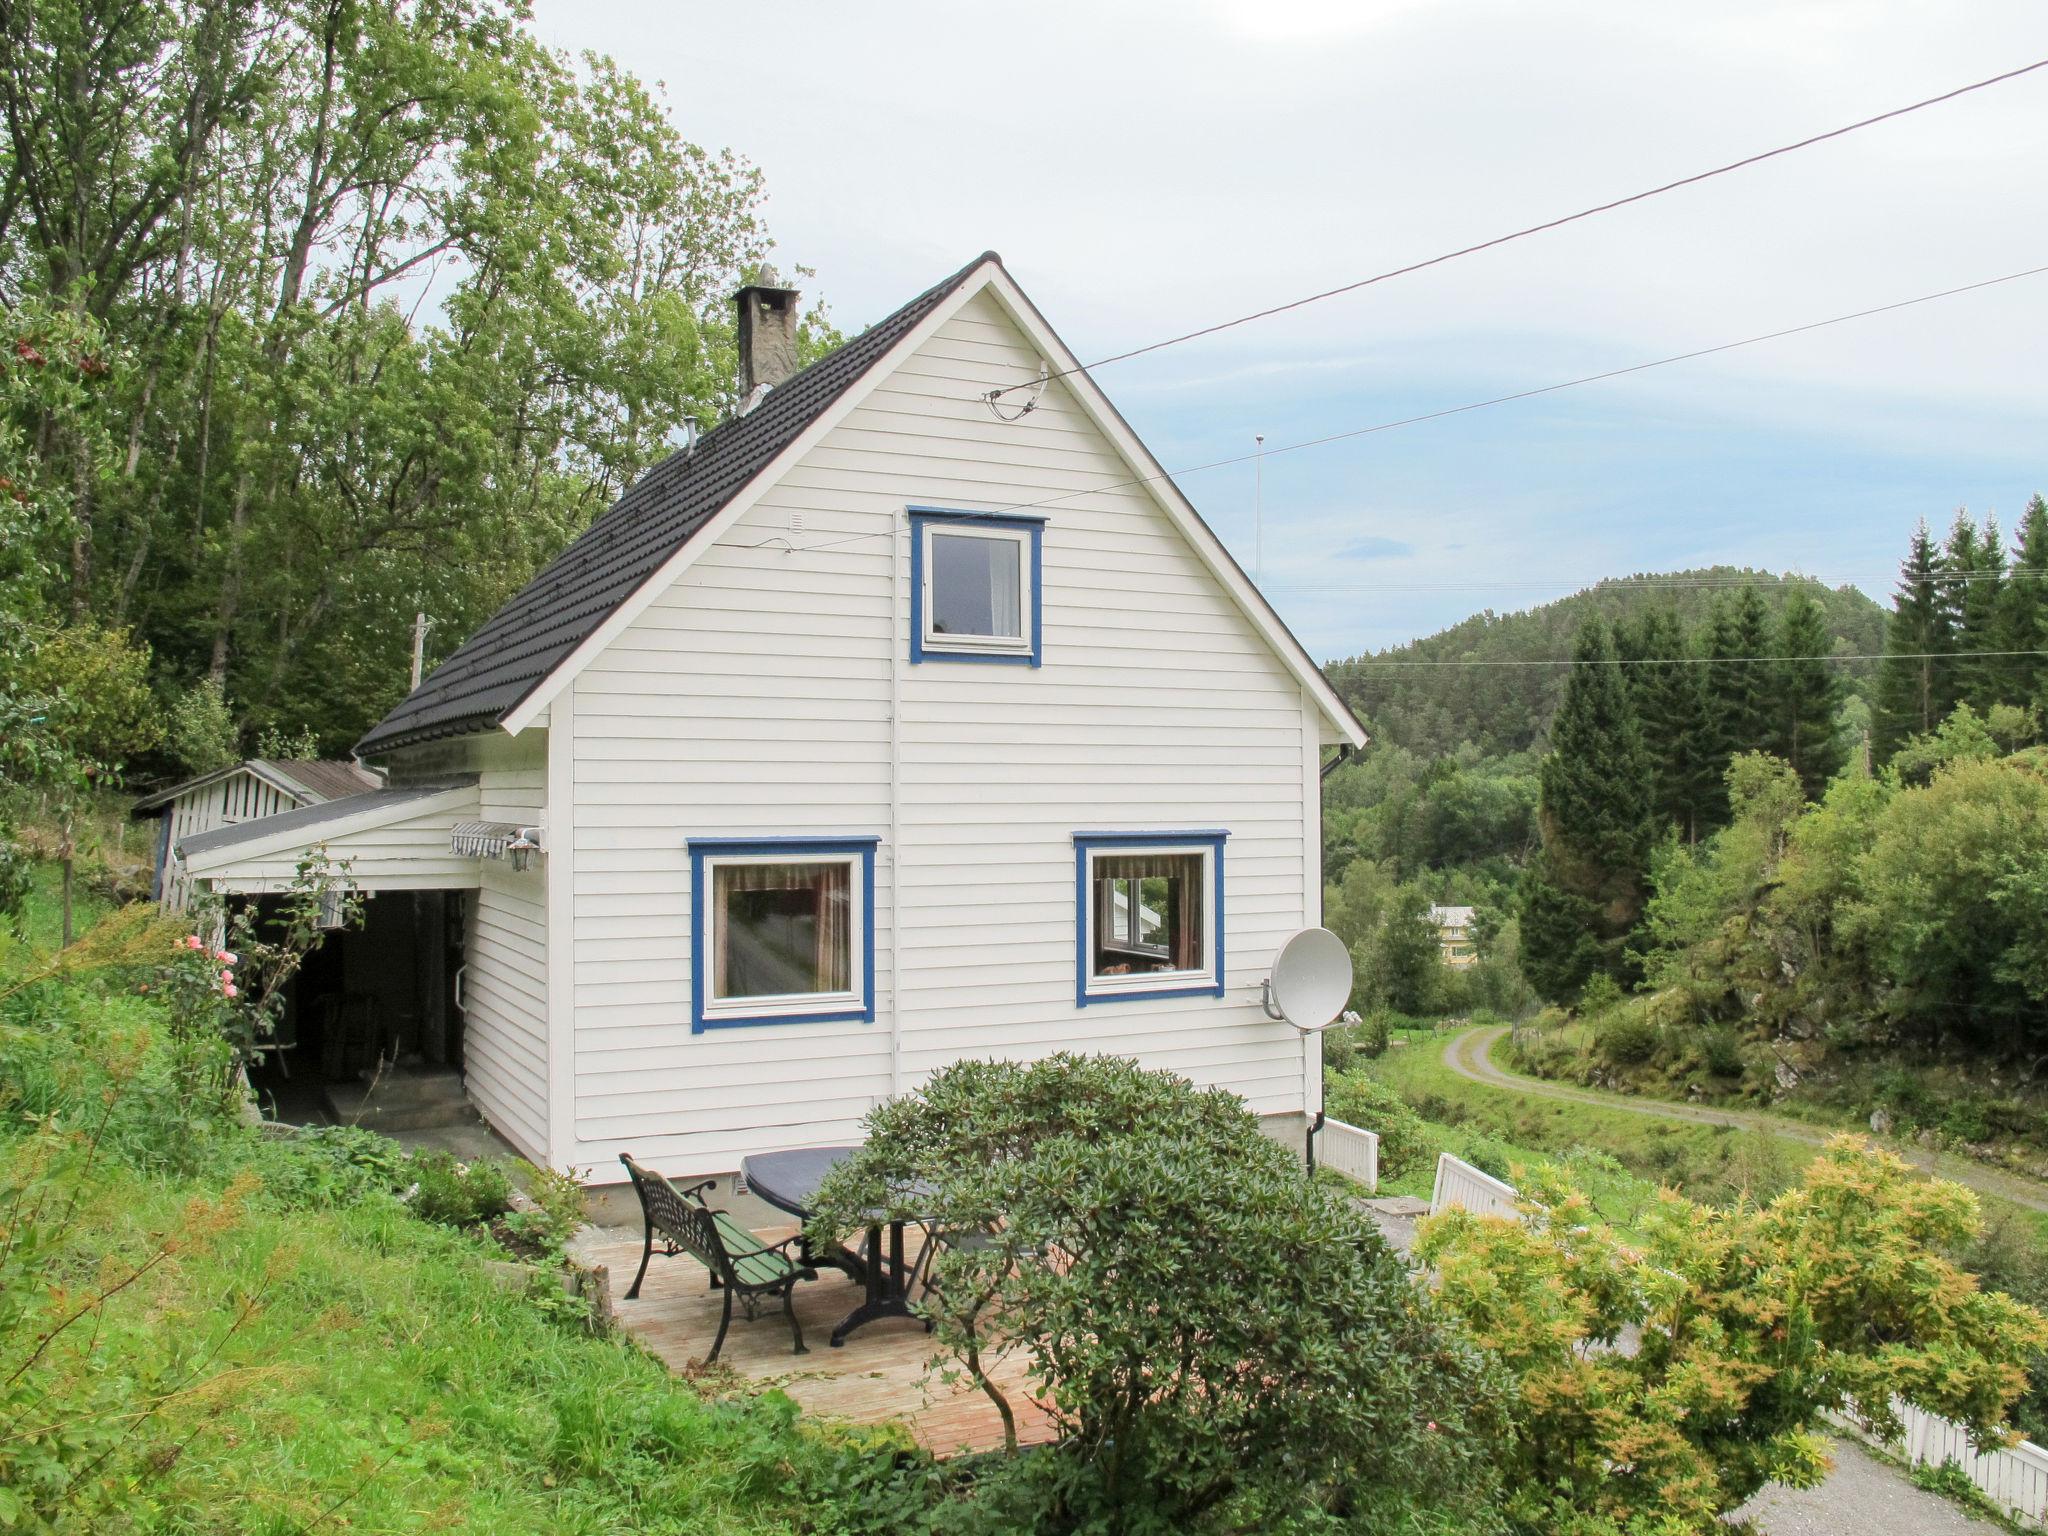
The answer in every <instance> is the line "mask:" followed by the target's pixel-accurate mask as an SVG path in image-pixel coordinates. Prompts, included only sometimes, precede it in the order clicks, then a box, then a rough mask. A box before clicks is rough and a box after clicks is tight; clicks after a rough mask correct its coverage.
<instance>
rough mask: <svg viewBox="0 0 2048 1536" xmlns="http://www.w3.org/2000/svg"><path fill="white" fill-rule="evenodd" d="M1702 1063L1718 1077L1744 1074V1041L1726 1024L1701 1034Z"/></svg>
mask: <svg viewBox="0 0 2048 1536" xmlns="http://www.w3.org/2000/svg"><path fill="white" fill-rule="evenodd" d="M1699 1044H1700V1064H1701V1065H1702V1066H1704V1067H1705V1068H1706V1069H1707V1070H1708V1071H1709V1072H1711V1073H1713V1074H1714V1076H1716V1077H1740V1076H1742V1067H1743V1061H1742V1041H1741V1039H1740V1038H1739V1037H1738V1036H1737V1035H1736V1033H1735V1031H1734V1030H1732V1029H1730V1028H1729V1027H1728V1026H1727V1025H1725V1024H1719V1025H1715V1026H1714V1027H1713V1028H1711V1029H1709V1030H1707V1031H1706V1032H1705V1033H1704V1034H1702V1035H1701V1036H1700V1042H1699Z"/></svg>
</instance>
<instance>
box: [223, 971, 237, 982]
mask: <svg viewBox="0 0 2048 1536" xmlns="http://www.w3.org/2000/svg"><path fill="white" fill-rule="evenodd" d="M220 979H221V982H222V984H223V985H226V984H227V983H230V982H232V981H233V980H234V979H235V973H234V972H233V971H222V972H221V973H220Z"/></svg>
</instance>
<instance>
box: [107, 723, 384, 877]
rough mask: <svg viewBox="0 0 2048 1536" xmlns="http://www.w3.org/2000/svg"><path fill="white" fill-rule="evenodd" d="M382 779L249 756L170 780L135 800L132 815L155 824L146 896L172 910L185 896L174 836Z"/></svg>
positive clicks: (353, 769) (313, 763)
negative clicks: (174, 859)
mask: <svg viewBox="0 0 2048 1536" xmlns="http://www.w3.org/2000/svg"><path fill="white" fill-rule="evenodd" d="M383 782H384V781H383V779H382V778H381V777H379V776H378V775H377V774H374V773H371V772H370V771H369V770H368V769H367V768H364V767H361V766H360V765H358V764H356V763H353V762H336V761H332V760H326V761H322V760H318V759H315V760H310V761H301V760H298V759H291V758H270V757H252V758H250V759H248V760H247V761H246V762H240V763H231V764H229V765H228V766H227V767H225V768H216V769H215V770H214V771H213V772H211V773H202V774H201V775H199V777H198V778H196V779H187V780H185V781H184V782H183V783H182V784H173V785H172V786H171V787H170V788H169V789H161V790H158V791H157V792H156V793H155V794H153V795H148V796H146V797H144V798H143V799H141V800H138V801H136V802H135V806H134V809H133V811H132V812H131V814H132V815H134V816H136V817H138V818H144V817H153V818H154V819H155V820H156V821H157V822H158V823H159V825H158V828H157V837H156V855H155V859H154V862H153V864H152V867H151V874H150V895H151V896H153V897H154V898H155V899H156V900H158V901H160V902H162V903H163V904H164V906H165V907H166V908H168V909H169V910H172V911H179V910H182V909H183V908H184V906H185V904H186V901H187V899H188V897H189V892H188V890H187V889H186V883H185V880H184V877H183V875H182V873H181V872H180V871H178V870H176V869H174V868H173V867H172V861H171V849H172V847H173V846H174V845H175V844H177V843H178V842H179V840H181V839H183V838H186V837H189V836H191V835H192V834H194V833H196V832H211V831H213V830H214V829H215V828H216V827H232V826H236V825H239V824H240V823H242V822H245V821H254V820H256V819H257V818H258V817H261V816H274V815H276V814H277V813H278V812H280V811H290V810H296V809H298V808H299V807H300V806H304V805H321V804H324V803H325V802H327V801H329V800H339V799H341V798H342V797H343V796H346V795H359V794H361V793H363V791H365V790H369V789H375V788H377V787H378V786H379V785H380V784H382V783H383Z"/></svg>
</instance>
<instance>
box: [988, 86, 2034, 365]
mask: <svg viewBox="0 0 2048 1536" xmlns="http://www.w3.org/2000/svg"><path fill="white" fill-rule="evenodd" d="M2044 68H2048V59H2038V60H2036V61H2035V62H2034V63H2032V64H2023V65H2021V66H2020V67H2019V68H2018V69H2009V70H2007V71H2006V72H2005V73H2004V74H2002V75H1993V76H1991V77H1990V78H1989V79H1987V80H1977V81H1973V82H1972V83H1971V84H1969V85H1961V86H1957V87H1956V88H1955V89H1954V90H1952V91H1944V92H1942V93H1941V94H1940V95H1939V96H1929V97H1928V98H1927V99H1926V100H1924V101H1916V102H1912V103H1910V104H1909V105H1907V106H1903V107H1894V108H1892V109H1891V110H1890V111H1889V112H1880V113H1878V114H1877V115H1876V116H1875V117H1866V118H1863V119H1861V120H1860V121H1857V122H1853V123H1845V124H1843V125H1842V126H1841V127H1840V128H1830V129H1829V130H1828V131H1827V132H1826V133H1816V134H1814V135H1813V136H1812V137H1811V138H1805V139H1800V140H1799V141H1798V142H1796V143H1792V144H1781V145H1779V146H1778V147H1777V148H1776V149H1767V150H1764V151H1763V152H1762V153H1761V154H1755V155H1746V156H1744V157H1743V158H1742V159H1740V160H1731V161H1729V162H1728V163H1727V164H1726V165H1717V166H1715V167H1714V168H1713V169H1712V170H1707V171H1698V172H1695V173H1694V174H1693V175H1691V176H1681V177H1680V178H1679V179H1678V180H1677V181H1667V182H1665V183H1664V184H1663V185H1662V186H1659V187H1650V188H1648V189H1646V190H1644V191H1641V192H1632V193H1630V194H1629V195H1628V196H1627V197H1617V198H1615V199H1614V200H1613V201H1612V202H1606V203H1598V204H1595V205H1594V206H1593V207H1591V208H1581V209H1580V210H1579V211H1578V212H1577V213H1567V214H1565V215H1563V216H1562V217H1560V218H1555V219H1547V220H1545V221H1544V222H1543V223H1541V224H1531V225H1530V226H1529V227H1528V228H1527V229H1518V230H1515V231H1513V232H1512V233H1509V234H1505V235H1496V236H1494V237H1493V238H1492V239H1491V240H1482V241H1480V242H1479V243H1478V244H1477V245H1467V246H1463V247H1460V248H1459V249H1458V250H1455V251H1445V252H1444V253H1443V254H1442V255H1440V256H1431V257H1429V258H1428V259H1427V260H1424V261H1415V262H1410V263H1409V264H1408V265H1407V266H1405V267H1395V268H1393V269H1391V270H1390V271H1386V272H1379V273H1375V274H1374V275H1373V276H1371V277H1362V278H1360V279H1359V280H1358V281H1357V282H1353V283H1345V284H1343V285H1341V286H1340V287H1336V288H1326V289H1324V290H1323V291H1322V292H1321V293H1312V294H1309V295H1308V296H1307V297H1305V298H1299V299H1290V300H1289V301H1288V302H1287V303H1285V304H1275V305H1272V306H1271V307H1269V308H1266V309H1259V310H1254V311H1252V313H1250V314H1248V315H1239V316H1238V317H1237V318H1236V319H1234V320H1222V321H1218V322H1217V323H1216V324H1215V325H1205V326H1203V327H1201V328H1200V329H1199V330H1193V331H1185V332H1183V333H1182V334H1180V335H1178V336H1169V337H1167V338H1166V339H1165V340H1164V341H1154V342H1149V343H1147V344H1146V345H1145V346H1142V347H1133V348H1131V350H1130V351H1128V352H1117V353H1112V354H1111V355H1110V356H1108V357H1104V358H1098V359H1097V360H1096V361H1095V362H1092V363H1081V364H1077V365H1076V366H1074V367H1072V368H1062V369H1061V370H1059V371H1058V372H1057V373H1052V374H1041V375H1040V376H1039V377H1038V378H1035V379H1029V380H1025V381H1024V382H1021V383H1017V384H1006V385H1004V386H1003V387H1002V388H1000V389H992V390H990V391H989V392H988V393H987V394H986V395H984V396H983V397H982V398H983V399H985V400H988V401H990V402H991V403H993V402H994V401H996V400H999V399H1001V398H1002V397H1003V396H1004V395H1007V394H1009V393H1010V392H1011V391H1012V390H1018V389H1029V388H1035V387H1040V386H1042V385H1043V384H1044V383H1045V382H1046V381H1047V380H1048V379H1063V378H1065V377H1067V375H1069V374H1073V373H1086V372H1087V371H1088V370H1089V369H1091V368H1104V367H1107V366H1108V365H1109V364H1111V363H1121V362H1127V361H1129V360H1130V359H1131V358H1134V357H1143V356H1145V355H1146V354H1147V353H1150V352H1160V351H1164V350H1165V349H1166V348H1168V347H1177V346H1179V345H1180V344H1181V343H1182V342H1186V341H1194V340H1196V339H1197V338H1199V337H1203V336H1214V335H1215V334H1217V333H1218V332H1219V331H1228V330H1234V329H1235V328H1236V327H1238V326H1240V325H1250V324H1251V323H1252V322H1253V321H1255V320H1266V319H1270V318H1271V317H1273V316H1274V315H1284V314H1286V313H1287V312H1288V311H1290V310H1296V309H1302V308H1305V307H1306V306H1308V305H1310V304H1320V303H1321V302H1322V301H1323V300H1324V299H1334V298H1337V297H1339V296H1340V295H1343V294H1347V293H1356V292H1358V290H1359V289H1361V288H1370V287H1371V286H1372V285H1373V284H1375V283H1384V282H1386V281H1388V280H1389V279H1391V278H1396V277H1406V276H1407V275H1408V274H1409V273H1411V272H1420V271H1422V270H1424V269H1425V268H1428V267H1436V266H1442V265H1443V264H1444V263H1445V262H1447V261H1456V260H1457V259H1458V258H1459V257H1461V256H1471V255H1474V254H1476V253H1478V252H1480V251H1489V250H1492V249H1493V248H1494V247H1495V246H1501V245H1506V244H1508V243H1509V242H1510V241H1513V240H1523V239H1526V238H1528V237H1529V236H1530V235H1540V234H1542V233H1544V232H1545V231H1546V230H1552V229H1560V228H1562V227H1563V226H1564V225H1567V224H1575V223H1577V222H1578V221H1579V220H1581V219H1590V218H1593V217H1594V216H1595V215H1598V214H1602V213H1611V212H1613V211H1614V210H1615V209H1616V208H1626V207H1628V206H1629V204H1631V203H1640V202H1643V201H1644V200H1645V199H1648V198H1652V197H1659V196H1661V195H1663V194H1664V193H1666V192H1675V191H1677V190H1678V189H1679V188H1681V187H1690V186H1695V185H1697V184H1698V183H1700V182H1703V181H1711V180H1712V179H1713V178H1714V177H1716V176H1726V175H1727V174H1728V173H1729V172H1731V171H1740V170H1744V169H1746V168H1747V167H1749V166H1752V165H1760V164H1762V163H1763V162H1764V161H1766V160H1774V159H1776V158H1777V157H1778V156H1780V155H1789V154H1792V153H1793V152H1795V151H1797V150H1801V149H1810V148H1812V147H1813V146H1814V145H1815V144H1824V143H1826V142H1827V141H1828V140H1829V139H1839V138H1841V137H1842V136H1843V135H1844V134H1850V133H1855V132H1856V131H1857V130H1858V129H1862V128H1870V127H1874V126H1876V125H1877V124H1878V123H1884V122H1889V121H1891V120H1892V119H1893V118H1895V117H1904V116H1905V115H1906V114H1907V113H1909V112H1918V111H1920V110H1922V109H1923V108H1926V107H1935V106H1940V105H1941V104H1942V103H1943V102H1945V101H1954V100H1955V99H1956V98H1957V97H1958V96H1967V95H1969V94H1970V92H1972V91H1981V90H1984V89H1985V88H1986V87H1988V86H1993V85H2002V84H2004V83H2005V82H2006V81H2008V80H2017V79H2018V78H2019V77H2020V76H2022V75H2029V74H2032V73H2033V72H2034V71H2035V70H2037V69H2044Z"/></svg>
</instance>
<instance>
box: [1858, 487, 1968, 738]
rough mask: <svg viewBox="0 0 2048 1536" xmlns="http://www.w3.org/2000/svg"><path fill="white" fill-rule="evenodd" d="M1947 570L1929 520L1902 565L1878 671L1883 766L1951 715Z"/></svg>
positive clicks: (1875, 728) (1874, 732)
mask: <svg viewBox="0 0 2048 1536" xmlns="http://www.w3.org/2000/svg"><path fill="white" fill-rule="evenodd" d="M1941 588H1942V581H1941V570H1940V566H1939V562H1938V559H1937V557H1936V555H1935V551H1934V538H1933V535H1931V534H1930V533H1929V532H1928V531H1927V524H1926V523H1925V522H1924V521H1923V522H1922V523H1921V524H1920V526H1919V527H1918V528H1916V529H1914V531H1913V542H1912V545H1911V547H1910V548H1909V549H1908V550H1907V552H1906V558H1905V560H1904V561H1903V562H1902V563H1901V564H1900V566H1899V585H1898V590H1897V591H1896V592H1895V593H1893V595H1892V616H1891V619H1890V620H1889V621H1888V622H1887V623H1886V625H1885V633H1884V661H1883V663H1882V664H1881V665H1880V666H1879V667H1878V672H1877V703H1876V708H1875V709H1874V710H1873V711H1872V717H1871V742H1870V754H1871V761H1872V763H1873V765H1874V766H1876V767H1879V768H1882V767H1883V766H1884V765H1885V764H1886V763H1888V762H1890V761H1891V759H1892V754H1893V753H1895V752H1897V751H1898V750H1899V748H1900V747H1902V746H1904V745H1905V743H1906V738H1907V737H1909V736H1918V735H1924V734H1925V733H1927V732H1929V731H1932V730H1933V729H1934V728H1935V727H1936V726H1937V725H1939V724H1940V723H1941V722H1942V721H1943V720H1945V719H1946V718H1947V717H1948V712H1947V710H1945V709H1944V708H1943V707H1942V700H1943V699H1944V698H1945V697H1946V696H1947V695H1948V694H1949V693H1950V692H1951V691H1952V686H1951V685H1950V684H1949V683H1948V682H1947V681H1946V673H1947V672H1948V670H1949V669H1950V663H1949V662H1948V661H1947V660H1946V659H1945V658H1946V657H1947V656H1948V654H1949V652H1950V650H1951V649H1952V645H1953V639H1954V631H1953V630H1952V629H1951V628H1950V624H1949V615H1948V613H1947V611H1946V610H1945V609H1944V607H1943V605H1942V595H1941Z"/></svg>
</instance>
